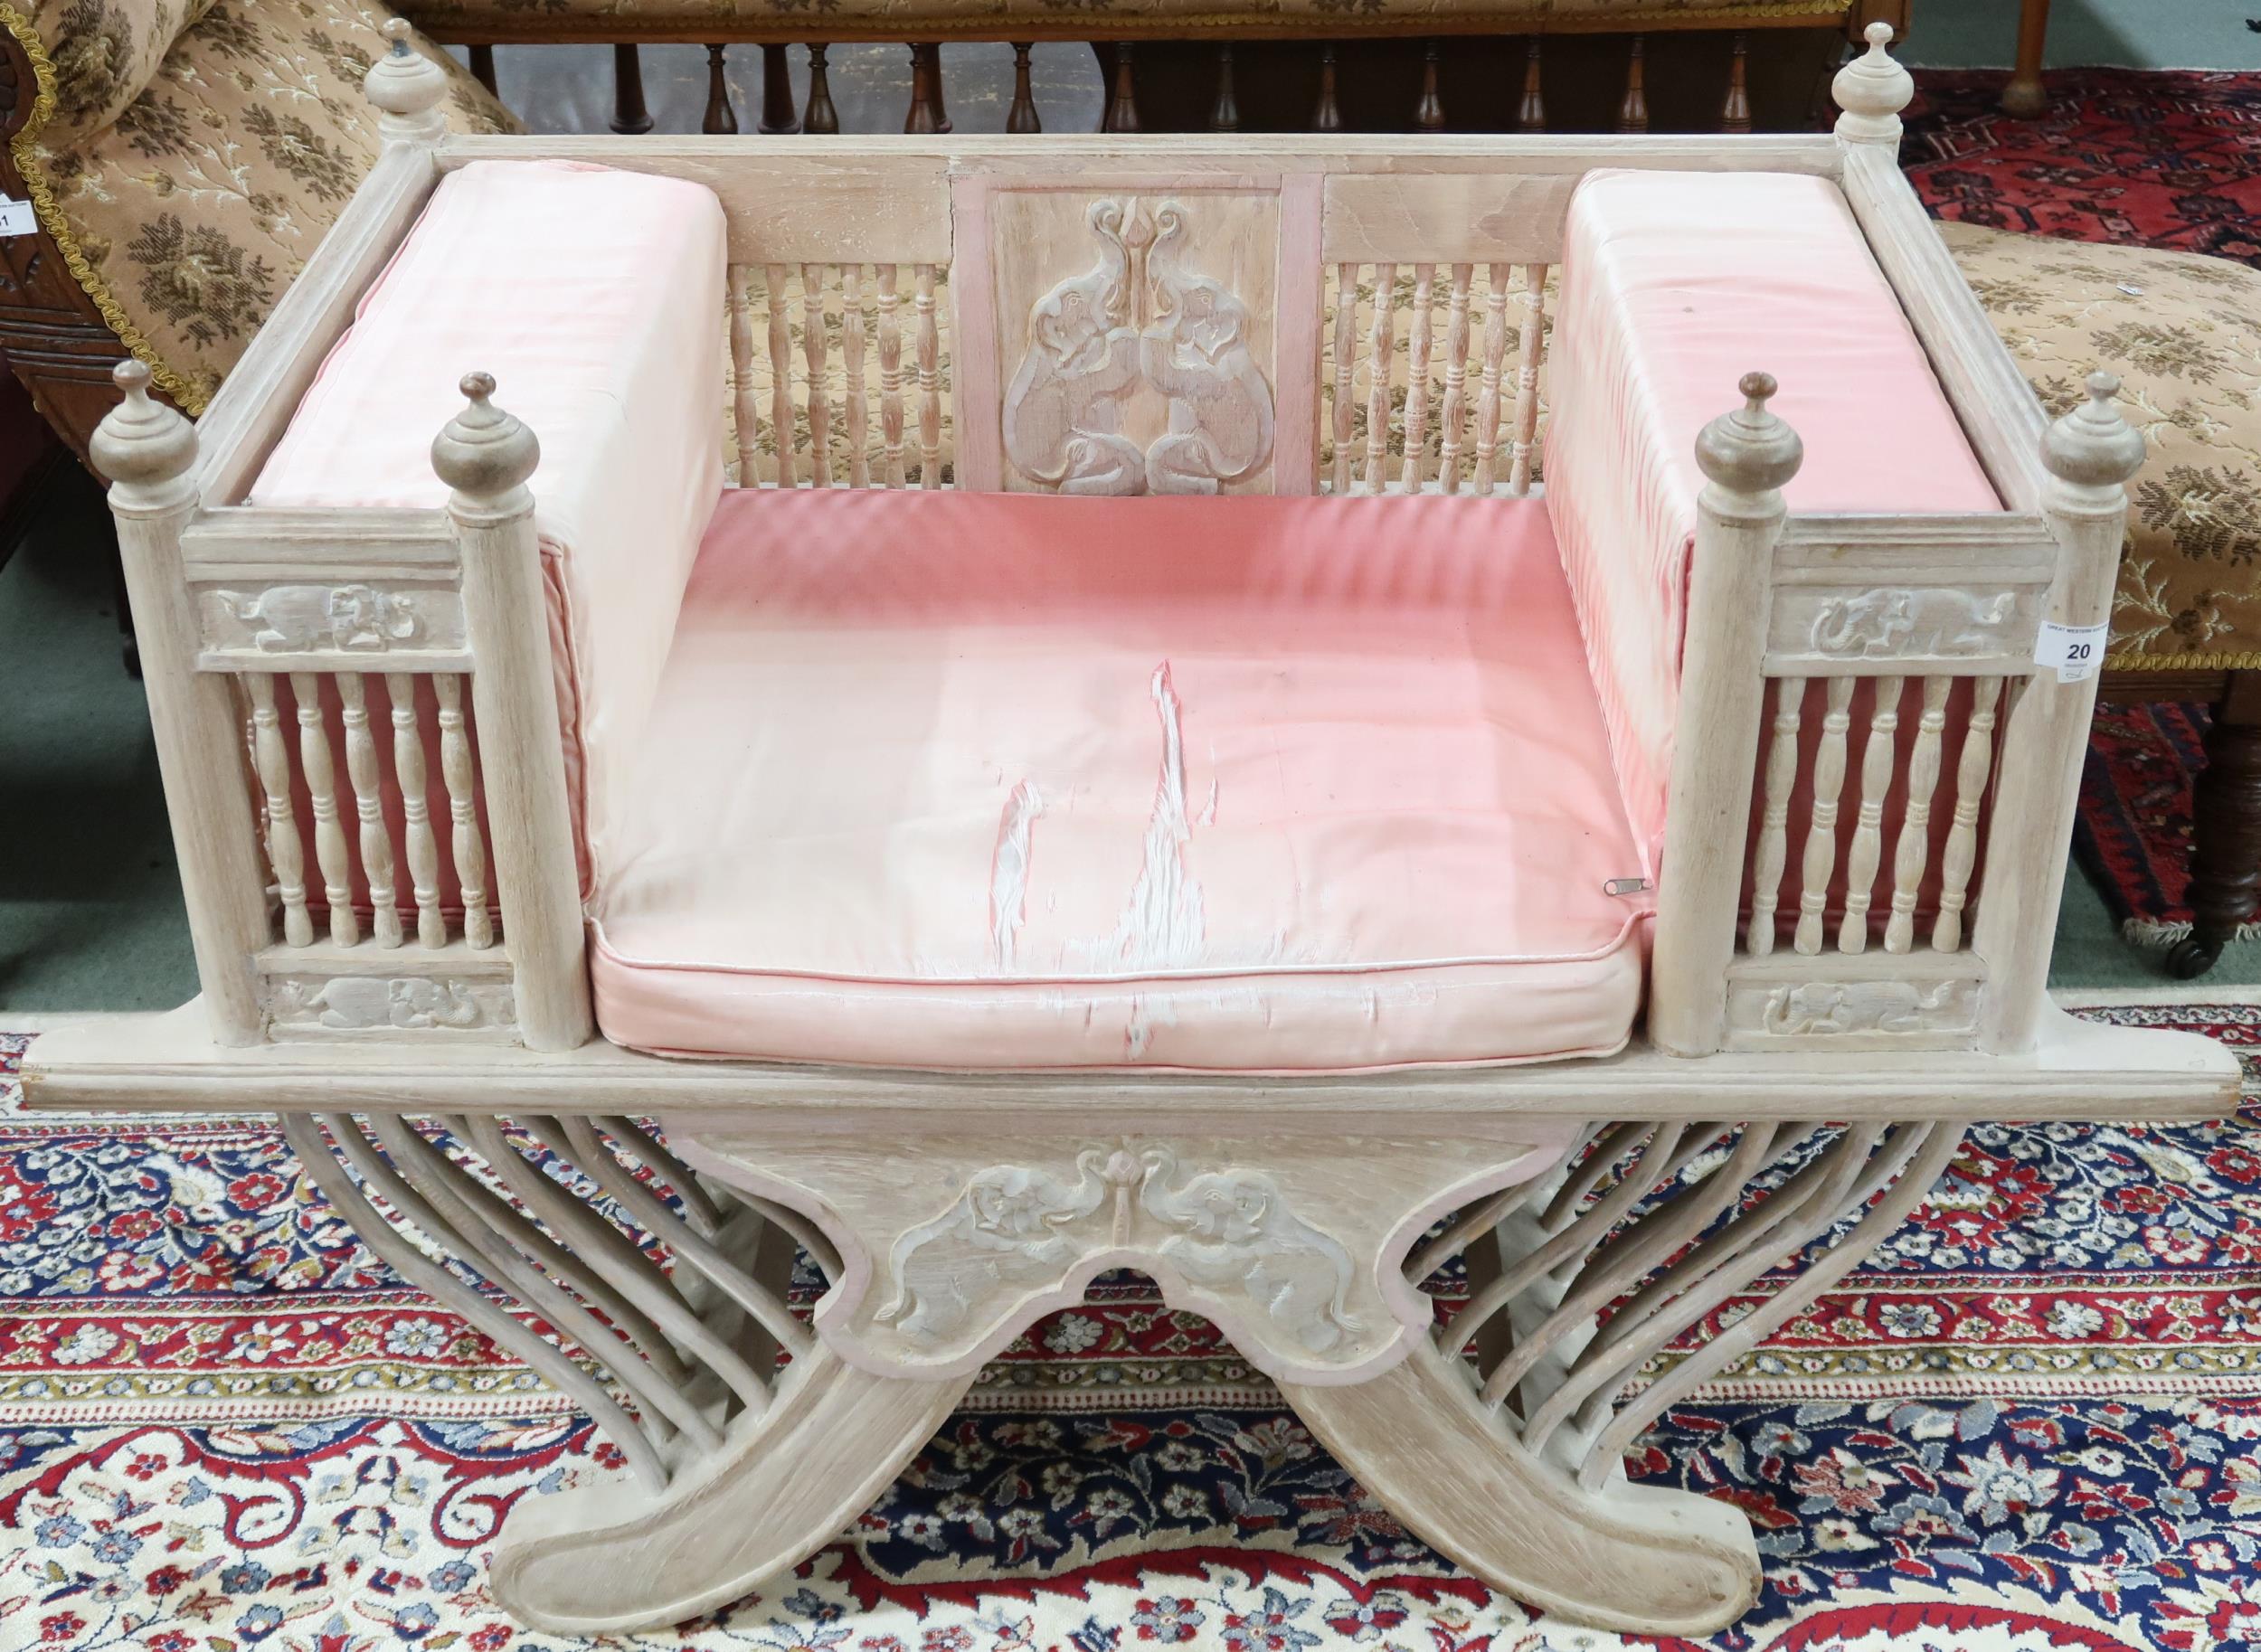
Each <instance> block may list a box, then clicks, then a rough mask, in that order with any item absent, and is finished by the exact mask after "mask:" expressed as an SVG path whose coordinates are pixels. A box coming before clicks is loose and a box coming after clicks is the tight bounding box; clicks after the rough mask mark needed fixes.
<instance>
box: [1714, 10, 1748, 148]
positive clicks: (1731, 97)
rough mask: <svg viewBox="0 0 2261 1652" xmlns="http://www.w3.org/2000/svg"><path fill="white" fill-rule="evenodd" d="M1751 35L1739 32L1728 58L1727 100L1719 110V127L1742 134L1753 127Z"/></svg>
mask: <svg viewBox="0 0 2261 1652" xmlns="http://www.w3.org/2000/svg"><path fill="white" fill-rule="evenodd" d="M1749 56H1750V36H1749V35H1747V34H1745V33H1741V32H1739V31H1738V32H1737V33H1736V37H1735V45H1734V47H1733V49H1732V51H1731V52H1729V55H1728V58H1727V100H1726V103H1725V104H1724V105H1722V106H1721V108H1720V110H1719V129H1720V130H1721V131H1722V132H1727V133H1732V134H1736V135H1738V136H1739V135H1741V134H1743V133H1745V132H1748V131H1749V130H1750V129H1751V89H1750V79H1749V63H1748V61H1747V60H1748V58H1749Z"/></svg>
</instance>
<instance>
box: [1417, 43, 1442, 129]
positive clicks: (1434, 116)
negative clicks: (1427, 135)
mask: <svg viewBox="0 0 2261 1652" xmlns="http://www.w3.org/2000/svg"><path fill="white" fill-rule="evenodd" d="M1442 59H1443V45H1442V44H1441V43H1440V42H1437V41H1433V40H1432V41H1426V42H1423V44H1422V48H1421V97H1420V99H1418V100H1417V101H1416V102H1415V103H1414V130H1415V131H1419V132H1442V131H1443V130H1444V99H1443V96H1442V95H1441V94H1440V93H1439V92H1438V90H1437V72H1438V69H1439V66H1440V63H1441V61H1442Z"/></svg>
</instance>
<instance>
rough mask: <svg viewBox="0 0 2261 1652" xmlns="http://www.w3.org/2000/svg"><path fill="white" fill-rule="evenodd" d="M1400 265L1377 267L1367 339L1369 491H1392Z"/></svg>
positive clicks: (1378, 265) (1367, 475) (1367, 468)
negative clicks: (1393, 373) (1392, 406)
mask: <svg viewBox="0 0 2261 1652" xmlns="http://www.w3.org/2000/svg"><path fill="white" fill-rule="evenodd" d="M1396 322H1397V266H1396V265H1395V264H1376V265H1375V266H1374V330H1373V333H1372V335H1371V336H1370V337H1369V338H1368V339H1367V346H1366V356H1367V366H1366V371H1367V392H1366V491H1367V493H1369V494H1380V493H1386V492H1387V491H1388V490H1389V474H1388V468H1387V467H1388V465H1389V380H1390V370H1391V368H1392V366H1393V365H1394V363H1393V360H1392V349H1393V347H1394V345H1395V342H1396V340H1395V330H1396Z"/></svg>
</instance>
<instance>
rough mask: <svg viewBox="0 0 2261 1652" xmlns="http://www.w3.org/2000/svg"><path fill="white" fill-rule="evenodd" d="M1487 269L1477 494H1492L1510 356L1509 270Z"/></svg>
mask: <svg viewBox="0 0 2261 1652" xmlns="http://www.w3.org/2000/svg"><path fill="white" fill-rule="evenodd" d="M1508 270H1509V266H1508V265H1506V264H1488V265H1486V266H1485V267H1484V367H1483V377H1482V380H1481V390H1480V391H1479V392H1478V394H1477V397H1476V484H1475V486H1476V491H1477V492H1478V493H1480V494H1489V493H1490V492H1491V491H1492V488H1493V486H1494V482H1493V478H1492V466H1493V465H1494V463H1495V462H1496V461H1497V458H1498V455H1499V373H1500V369H1501V368H1502V367H1503V366H1504V365H1505V364H1506V362H1507V356H1508Z"/></svg>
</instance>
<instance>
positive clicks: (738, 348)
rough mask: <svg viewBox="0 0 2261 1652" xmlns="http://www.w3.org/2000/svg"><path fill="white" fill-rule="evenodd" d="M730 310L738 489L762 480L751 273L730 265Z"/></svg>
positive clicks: (759, 412) (737, 265) (732, 397)
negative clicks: (754, 378) (755, 378)
mask: <svg viewBox="0 0 2261 1652" xmlns="http://www.w3.org/2000/svg"><path fill="white" fill-rule="evenodd" d="M724 276H725V278H726V282H727V292H728V297H727V300H726V301H727V303H728V305H729V308H730V392H731V411H732V422H733V423H734V424H735V425H736V426H737V432H736V434H737V438H738V486H741V487H752V486H755V485H756V484H757V483H759V482H760V481H761V479H762V448H761V440H762V435H761V429H760V421H761V410H760V408H759V407H758V405H757V404H756V403H755V401H754V396H753V271H752V268H751V267H749V266H747V265H744V264H733V265H731V266H730V268H729V269H727V270H726V271H724Z"/></svg>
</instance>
